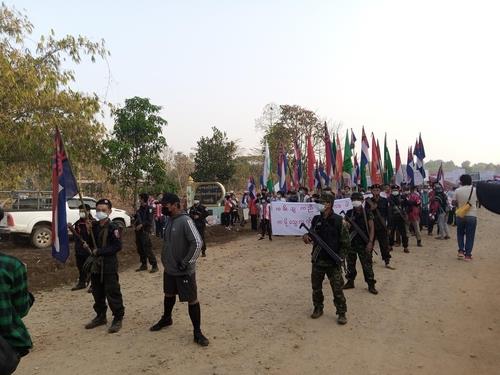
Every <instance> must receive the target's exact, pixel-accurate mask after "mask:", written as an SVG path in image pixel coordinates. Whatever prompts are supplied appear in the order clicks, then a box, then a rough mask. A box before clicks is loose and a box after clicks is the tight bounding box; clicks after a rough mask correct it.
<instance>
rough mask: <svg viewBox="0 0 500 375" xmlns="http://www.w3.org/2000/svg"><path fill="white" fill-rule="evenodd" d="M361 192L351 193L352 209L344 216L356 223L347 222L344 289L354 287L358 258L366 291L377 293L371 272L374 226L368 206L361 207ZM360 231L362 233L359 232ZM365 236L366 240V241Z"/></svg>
mask: <svg viewBox="0 0 500 375" xmlns="http://www.w3.org/2000/svg"><path fill="white" fill-rule="evenodd" d="M363 200H364V198H363V194H361V193H358V192H354V193H352V195H351V201H352V206H353V208H352V210H349V211H347V213H346V217H347V218H349V220H350V221H351V222H352V223H354V224H356V226H354V225H353V224H348V226H349V233H350V237H351V246H350V248H349V251H348V252H347V273H346V276H345V277H346V279H347V282H346V283H345V285H344V289H352V288H354V280H355V279H356V275H357V271H356V260H357V258H359V262H360V263H361V267H362V269H363V276H364V277H365V281H366V283H367V284H368V291H369V292H370V293H372V294H378V291H377V289H375V283H376V282H377V281H376V280H375V275H374V273H373V259H372V252H373V241H374V238H375V226H374V224H373V214H372V213H371V212H370V210H369V209H368V208H365V207H363ZM359 231H361V232H362V233H360V232H359ZM363 237H365V238H366V239H367V240H368V242H366V241H365V240H364V239H363Z"/></svg>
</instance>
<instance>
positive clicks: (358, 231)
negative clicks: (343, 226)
mask: <svg viewBox="0 0 500 375" xmlns="http://www.w3.org/2000/svg"><path fill="white" fill-rule="evenodd" d="M344 219H346V220H347V222H348V223H349V224H350V225H351V226H352V227H353V228H354V232H353V234H354V235H353V236H352V237H351V236H349V237H350V239H351V240H352V239H353V238H354V237H355V236H356V234H357V235H358V236H360V237H361V239H362V240H363V241H364V242H365V243H366V244H368V242H370V239H369V238H368V236H367V235H366V233H365V232H363V230H362V229H361V228H360V227H359V225H358V224H356V222H355V221H354V220H352V219H351V218H350V217H349V216H347V215H345V216H344ZM373 252H374V253H375V254H377V255H378V253H377V252H376V251H375V249H373Z"/></svg>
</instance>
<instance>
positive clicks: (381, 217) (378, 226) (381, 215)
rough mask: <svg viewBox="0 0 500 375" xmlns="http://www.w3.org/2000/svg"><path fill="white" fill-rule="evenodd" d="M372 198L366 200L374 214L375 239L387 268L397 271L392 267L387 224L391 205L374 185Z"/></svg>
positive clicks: (377, 186) (378, 187)
mask: <svg viewBox="0 0 500 375" xmlns="http://www.w3.org/2000/svg"><path fill="white" fill-rule="evenodd" d="M371 191H372V194H373V197H372V198H368V199H367V200H366V203H367V207H368V208H369V209H370V211H371V212H372V214H373V217H374V224H375V237H374V239H375V240H377V241H378V245H379V247H380V255H381V256H382V259H383V260H384V262H385V267H386V268H388V269H391V270H393V269H395V268H394V267H392V266H391V264H390V263H391V253H390V251H389V234H388V233H387V223H388V215H389V204H388V202H387V199H385V198H384V197H381V196H380V192H381V186H380V185H379V184H374V185H372V187H371Z"/></svg>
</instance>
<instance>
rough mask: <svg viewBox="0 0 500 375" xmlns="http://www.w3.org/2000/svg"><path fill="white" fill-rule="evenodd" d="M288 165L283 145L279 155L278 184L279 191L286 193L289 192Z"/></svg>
mask: <svg viewBox="0 0 500 375" xmlns="http://www.w3.org/2000/svg"><path fill="white" fill-rule="evenodd" d="M286 164H287V161H286V154H285V152H284V151H283V145H280V147H279V154H278V183H279V190H280V191H285V192H286V191H287V190H288V189H287V186H286V167H287V165H286Z"/></svg>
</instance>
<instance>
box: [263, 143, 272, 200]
mask: <svg viewBox="0 0 500 375" xmlns="http://www.w3.org/2000/svg"><path fill="white" fill-rule="evenodd" d="M262 185H263V186H264V187H267V190H268V191H270V192H271V191H273V180H272V179H271V156H270V154H269V144H268V143H267V141H266V149H265V151H264V170H263V172H262Z"/></svg>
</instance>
